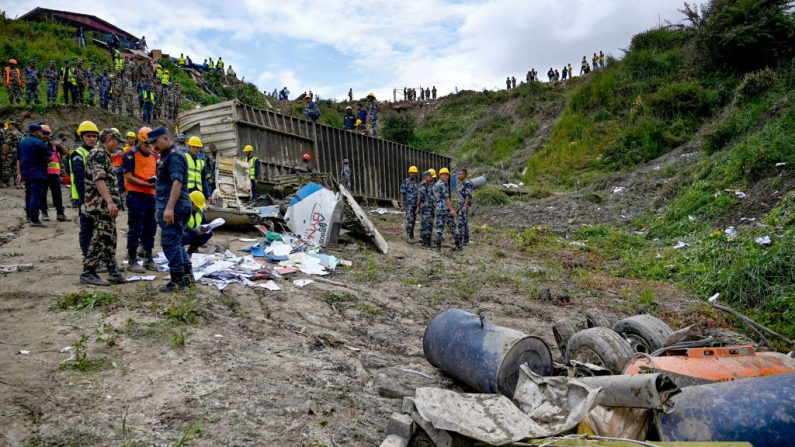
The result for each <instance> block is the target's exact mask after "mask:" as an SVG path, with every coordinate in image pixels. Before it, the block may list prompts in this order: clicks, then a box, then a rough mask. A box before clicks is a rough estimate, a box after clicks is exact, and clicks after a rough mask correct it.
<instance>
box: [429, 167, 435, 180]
mask: <svg viewBox="0 0 795 447" xmlns="http://www.w3.org/2000/svg"><path fill="white" fill-rule="evenodd" d="M428 171H430V173H431V177H433V178H436V169H433V168H430V169H428Z"/></svg>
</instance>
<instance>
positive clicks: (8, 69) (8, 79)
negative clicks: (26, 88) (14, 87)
mask: <svg viewBox="0 0 795 447" xmlns="http://www.w3.org/2000/svg"><path fill="white" fill-rule="evenodd" d="M16 70H17V82H19V85H20V86H21V85H22V73H21V72H20V71H19V67H17V68H16ZM10 83H11V67H6V87H7V86H8V84H10Z"/></svg>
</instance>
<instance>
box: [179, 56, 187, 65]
mask: <svg viewBox="0 0 795 447" xmlns="http://www.w3.org/2000/svg"><path fill="white" fill-rule="evenodd" d="M177 63H178V64H180V65H185V58H184V57H180V58H179V60H178V61H177Z"/></svg>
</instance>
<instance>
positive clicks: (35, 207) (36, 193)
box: [17, 124, 52, 227]
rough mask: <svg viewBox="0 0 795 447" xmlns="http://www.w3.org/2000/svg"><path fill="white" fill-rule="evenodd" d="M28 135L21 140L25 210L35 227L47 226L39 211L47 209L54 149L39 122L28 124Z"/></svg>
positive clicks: (20, 167) (20, 155) (20, 157)
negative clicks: (50, 168) (48, 164)
mask: <svg viewBox="0 0 795 447" xmlns="http://www.w3.org/2000/svg"><path fill="white" fill-rule="evenodd" d="M28 133H29V135H28V137H27V138H25V139H23V140H22V141H20V142H19V173H18V179H17V180H18V181H23V182H25V212H26V213H27V219H28V222H30V225H31V226H33V227H46V226H47V224H46V223H44V222H42V221H41V220H40V219H39V211H40V210H42V209H44V210H46V208H45V206H44V203H45V202H46V200H47V163H48V162H49V160H50V156H51V153H52V151H51V150H50V148H49V146H47V143H45V142H44V133H43V131H42V130H41V126H40V125H39V124H31V125H30V126H28Z"/></svg>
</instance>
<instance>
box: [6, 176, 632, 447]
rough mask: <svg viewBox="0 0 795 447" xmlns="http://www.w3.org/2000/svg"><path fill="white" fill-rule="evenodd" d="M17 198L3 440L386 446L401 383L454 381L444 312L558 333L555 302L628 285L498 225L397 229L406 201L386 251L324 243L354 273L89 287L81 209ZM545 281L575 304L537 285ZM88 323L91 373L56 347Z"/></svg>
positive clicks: (387, 227) (389, 228)
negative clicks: (599, 281)
mask: <svg viewBox="0 0 795 447" xmlns="http://www.w3.org/2000/svg"><path fill="white" fill-rule="evenodd" d="M21 205H22V191H20V190H2V191H0V206H1V207H2V209H3V210H4V212H3V213H2V216H0V235H2V236H3V237H2V238H0V241H5V242H4V243H2V245H0V264H9V263H25V262H29V263H33V264H34V268H33V269H32V270H28V271H23V272H15V273H9V274H5V275H2V276H0V285H1V286H2V287H1V288H0V389H2V391H1V392H0V444H3V445H11V446H16V445H122V444H124V445H174V444H176V443H177V442H178V441H179V440H180V439H182V438H187V439H188V441H187V444H188V445H207V446H211V445H213V446H214V445H296V446H299V445H305V446H321V445H326V446H362V445H377V444H378V443H380V441H381V439H382V438H383V430H384V427H385V421H386V419H387V417H388V416H389V415H390V414H391V413H392V412H393V411H399V409H400V405H401V397H402V396H403V395H406V394H413V389H414V388H415V387H417V386H424V385H441V386H449V387H454V388H456V386H455V384H453V383H452V381H451V380H450V379H448V378H446V377H444V376H443V375H442V374H441V373H439V372H438V371H437V370H436V369H435V368H433V367H432V366H430V365H429V364H428V363H427V362H426V361H425V359H424V357H423V355H422V335H423V331H424V328H425V325H426V324H427V323H428V322H429V321H430V319H431V318H432V317H433V316H434V315H435V314H436V313H438V312H440V311H442V310H445V309H447V308H448V307H460V308H464V309H466V310H469V311H472V312H478V313H484V314H485V315H486V316H487V317H488V318H489V319H490V320H492V321H494V322H496V323H497V324H502V325H505V326H509V327H513V328H516V329H518V330H521V331H524V332H526V333H528V334H534V335H538V336H541V337H543V338H544V339H545V340H546V341H547V342H548V343H549V344H550V346H554V340H553V339H552V334H551V324H552V321H553V319H554V318H565V319H569V320H572V321H575V320H576V321H578V320H579V319H582V312H583V310H584V309H587V308H600V309H606V310H607V312H608V313H610V314H611V316H613V317H616V316H618V315H619V314H620V313H616V312H614V311H612V310H610V309H611V308H621V306H613V305H612V304H615V303H617V302H619V301H620V300H619V299H618V298H615V297H614V296H612V295H610V294H607V293H606V294H600V293H598V292H597V293H594V292H593V291H589V290H588V289H586V288H583V287H581V286H580V285H579V284H578V283H577V282H576V281H575V280H574V279H572V277H571V276H570V275H569V274H568V272H567V271H566V270H563V269H561V268H560V267H559V266H555V265H547V264H546V263H545V262H542V261H540V260H539V259H536V258H533V257H531V256H529V255H527V254H526V253H525V252H523V251H521V250H518V249H517V243H516V241H515V240H513V239H512V238H511V237H510V236H508V235H506V234H505V233H503V232H497V231H492V230H481V231H478V232H476V233H475V234H473V236H472V238H473V240H474V242H473V244H472V245H471V246H469V247H468V248H467V249H466V251H465V252H464V253H463V254H453V255H451V254H450V252H449V250H448V251H445V252H443V253H442V254H437V253H435V252H432V251H428V250H424V249H421V248H419V247H416V246H409V245H407V244H405V243H403V242H401V240H402V239H403V235H402V230H401V228H402V223H401V222H400V220H401V216H395V215H391V216H375V217H374V220H375V222H376V224H377V225H378V226H379V228H380V229H381V231H382V232H383V233H384V235H385V237H386V238H387V240H388V241H389V242H390V244H391V245H390V254H389V255H388V256H384V255H380V254H377V253H376V252H374V251H373V249H372V248H370V247H368V246H366V244H364V243H363V242H362V241H349V242H348V243H346V244H343V245H342V246H341V247H339V249H336V250H331V251H330V252H331V253H332V254H335V255H336V256H338V257H340V258H343V259H349V260H351V261H353V263H354V267H353V268H351V269H342V270H338V271H337V272H335V273H334V274H332V275H331V276H330V277H329V279H332V280H334V281H338V282H341V283H344V284H346V285H347V287H338V286H333V285H328V284H322V283H314V284H310V285H308V286H306V287H305V288H302V289H299V288H297V287H296V286H294V285H293V284H292V283H290V282H286V281H280V282H279V285H280V286H282V290H281V291H278V292H267V291H264V289H250V288H244V287H241V286H235V285H233V286H229V287H228V288H227V289H226V290H224V291H223V293H221V292H219V291H218V290H216V289H215V288H214V287H211V286H204V285H200V286H198V287H197V289H196V290H195V291H192V292H186V293H183V294H179V295H176V296H170V295H164V294H159V293H157V292H156V291H155V289H153V288H152V285H150V284H142V283H130V284H126V285H123V286H114V287H111V288H107V289H100V288H96V289H95V288H87V287H80V286H79V284H78V281H77V280H78V275H79V272H80V270H81V259H80V256H79V251H78V244H77V236H76V234H77V226H76V223H74V222H66V223H56V222H51V223H50V226H49V227H48V228H45V229H42V228H30V227H29V226H21V223H22V221H23V211H22V206H21ZM67 214H69V215H70V216H74V211H73V210H71V209H69V210H68V211H67ZM119 229H120V231H124V230H126V215H125V214H122V216H121V217H120V220H119ZM242 236H247V237H252V236H253V232H246V233H229V232H223V233H219V234H218V235H216V237H215V239H217V240H216V241H215V242H216V243H220V244H222V245H225V246H228V247H229V248H231V249H232V250H236V249H239V248H241V247H243V246H244V244H245V243H244V242H241V241H239V238H240V237H242ZM124 243H125V238H124V236H123V235H120V237H119V247H120V248H122V247H123V246H124ZM118 253H119V256H118V257H119V259H120V260H121V259H122V255H121V253H123V250H120V251H119V252H118ZM163 277H164V275H161V278H163ZM163 282H164V280H162V279H161V280H158V281H157V282H156V283H155V284H154V286H155V287H156V286H158V285H160V284H162V283H163ZM544 288H550V289H551V290H552V291H553V295H554V296H559V295H561V294H566V295H569V296H570V298H571V301H572V305H571V306H567V307H559V306H557V305H555V304H553V303H550V302H545V301H540V300H539V299H538V296H539V291H540V290H541V289H544ZM81 290H82V291H86V292H90V293H94V292H110V293H111V294H112V295H111V298H109V299H108V300H109V301H110V302H108V303H106V304H100V305H98V306H97V307H96V308H94V309H90V310H79V311H76V310H61V309H56V308H54V306H55V305H56V303H58V302H59V299H60V297H62V296H63V295H65V294H70V293H74V292H78V291H81ZM97 296H98V295H89V297H97ZM105 297H106V298H107V296H105ZM624 309H625V310H624V311H625V312H626V311H628V310H626V307H624ZM81 338H84V344H85V347H84V348H83V349H82V352H83V353H85V359H84V362H83V363H81V365H83V366H85V369H86V371H80V370H74V369H64V367H63V366H61V365H62V362H63V361H64V360H66V359H67V357H68V355H69V354H66V353H61V352H59V350H60V349H61V348H63V347H65V346H76V343H78V341H79V340H81ZM183 344H184V345H183ZM552 349H553V352H555V353H556V349H555V348H552ZM20 350H28V351H31V353H30V354H28V355H22V354H18V352H19V351H20ZM72 364H73V363H72ZM401 368H402V369H412V370H417V371H421V372H423V373H426V374H428V375H430V376H431V377H432V379H426V378H424V377H422V376H420V375H417V374H414V373H411V372H405V371H402V370H401Z"/></svg>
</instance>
